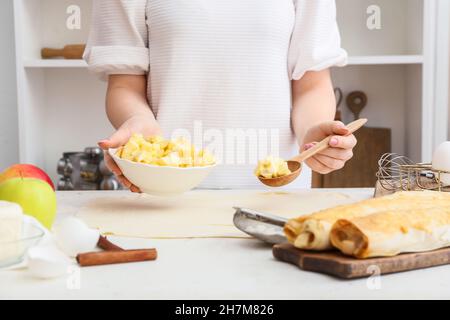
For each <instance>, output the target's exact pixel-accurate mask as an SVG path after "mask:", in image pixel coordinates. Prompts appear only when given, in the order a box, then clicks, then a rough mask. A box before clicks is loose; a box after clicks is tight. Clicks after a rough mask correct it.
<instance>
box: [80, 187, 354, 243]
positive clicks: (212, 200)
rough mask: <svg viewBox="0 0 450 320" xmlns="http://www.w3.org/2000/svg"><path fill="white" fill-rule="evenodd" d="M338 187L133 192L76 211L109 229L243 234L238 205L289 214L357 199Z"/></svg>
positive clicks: (152, 234) (151, 234) (160, 234)
mask: <svg viewBox="0 0 450 320" xmlns="http://www.w3.org/2000/svg"><path fill="white" fill-rule="evenodd" d="M357 200H359V199H356V198H355V197H352V196H349V195H346V194H343V193H339V192H322V191H313V190H308V191H306V190H304V191H295V192H263V191H249V190H245V191H236V190H233V191H231V190H230V191H217V190H215V191H214V190H207V191H206V190H205V191H203V190H198V191H192V192H188V193H186V194H184V195H180V196H178V197H170V198H169V197H168V198H164V197H153V196H149V195H145V194H140V195H137V194H131V193H130V194H129V195H126V196H123V195H120V196H117V197H107V198H106V197H104V198H98V199H95V200H93V201H91V202H89V203H88V204H87V205H86V206H85V207H83V208H82V209H81V210H80V211H79V212H78V214H77V216H78V217H79V218H81V219H82V220H84V221H85V222H86V223H87V224H88V225H89V226H90V227H91V228H96V229H99V230H100V231H101V232H102V233H104V234H114V235H118V236H127V237H138V238H168V239H170V238H238V237H239V238H240V237H247V235H246V234H244V233H242V232H241V231H239V230H238V229H236V228H235V227H234V225H233V215H234V212H235V210H234V209H233V207H234V206H238V207H244V208H248V209H253V210H257V211H261V212H266V213H272V214H275V215H279V216H283V217H286V218H294V217H298V216H300V215H302V214H307V213H311V212H314V211H317V210H321V209H324V208H328V207H331V206H336V205H340V204H345V203H350V202H355V201H357Z"/></svg>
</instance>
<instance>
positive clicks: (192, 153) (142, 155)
mask: <svg viewBox="0 0 450 320" xmlns="http://www.w3.org/2000/svg"><path fill="white" fill-rule="evenodd" d="M116 155H117V156H118V157H120V158H121V159H126V160H130V161H133V162H138V163H145V164H151V165H157V166H168V167H180V168H187V167H203V166H209V165H213V164H215V162H216V161H215V158H214V156H213V155H212V154H211V153H209V152H208V151H206V150H199V151H197V150H196V148H195V146H194V145H192V144H191V143H189V142H188V141H187V140H186V139H185V138H182V137H180V138H178V139H175V140H166V139H164V138H162V137H160V136H152V137H148V138H144V136H143V135H141V134H134V135H133V136H132V137H131V138H130V139H129V141H128V142H127V143H126V144H125V145H124V146H122V147H120V148H119V149H118V150H117V151H116Z"/></svg>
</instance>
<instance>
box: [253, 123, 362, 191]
mask: <svg viewBox="0 0 450 320" xmlns="http://www.w3.org/2000/svg"><path fill="white" fill-rule="evenodd" d="M366 122H367V119H359V120H356V121H353V122H352V123H350V124H348V125H347V128H348V130H349V133H348V135H350V134H352V133H353V132H355V131H356V130H358V129H359V128H361V127H362V126H364V125H365V124H366ZM331 137H332V136H329V137H327V138H325V139H323V140H322V141H320V142H319V143H318V144H316V145H315V146H314V147H312V148H310V149H308V150H306V151H303V152H302V153H300V154H299V155H298V156H296V157H294V158H292V159H291V160H288V161H287V165H288V168H289V170H290V171H291V173H290V174H288V175H285V176H282V177H278V178H263V177H258V179H259V181H261V182H262V183H264V184H265V185H266V186H269V187H282V186H285V185H287V184H289V183H291V182H292V181H294V180H295V179H296V178H297V177H298V176H299V175H300V172H301V171H302V162H303V161H305V160H307V159H309V158H311V157H312V156H314V155H315V154H317V153H319V152H322V151H323V150H325V149H326V148H328V146H329V143H330V139H331Z"/></svg>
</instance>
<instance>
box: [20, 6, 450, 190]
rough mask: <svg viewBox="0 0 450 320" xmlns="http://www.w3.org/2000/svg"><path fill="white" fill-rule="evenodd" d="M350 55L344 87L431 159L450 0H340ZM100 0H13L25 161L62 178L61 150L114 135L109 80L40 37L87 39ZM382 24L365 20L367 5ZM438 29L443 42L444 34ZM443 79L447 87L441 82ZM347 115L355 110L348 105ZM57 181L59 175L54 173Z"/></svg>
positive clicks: (403, 143)
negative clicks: (48, 53)
mask: <svg viewBox="0 0 450 320" xmlns="http://www.w3.org/2000/svg"><path fill="white" fill-rule="evenodd" d="M336 2H337V8H338V22H339V25H340V29H341V33H342V42H343V46H344V47H345V48H346V49H347V51H348V52H349V55H350V58H349V65H348V66H347V67H344V68H338V69H334V70H333V72H332V73H333V79H334V84H335V86H337V87H340V88H341V89H342V90H343V92H344V94H348V93H349V92H350V91H354V90H362V91H364V92H366V93H367V95H368V105H367V107H366V109H365V110H364V111H363V113H362V114H361V116H362V117H367V118H369V119H370V122H369V125H370V126H371V127H387V128H391V129H392V150H393V151H394V152H397V153H400V154H404V155H407V156H409V157H411V158H412V159H414V160H417V161H429V160H430V158H431V155H432V150H433V147H434V146H436V145H437V144H439V143H440V142H442V141H444V140H446V139H447V121H448V120H447V119H448V117H447V96H446V95H447V88H448V67H447V65H448V61H447V60H448V43H446V40H447V39H448V22H446V20H447V19H448V17H447V16H446V14H444V13H447V12H448V7H449V5H450V4H449V3H448V1H447V0H395V1H392V0H337V1H336ZM91 4H92V0H14V19H15V38H16V39H15V40H16V55H17V83H18V115H19V117H18V121H19V148H20V161H21V162H30V163H34V164H37V165H39V166H41V167H43V168H44V169H45V170H46V171H47V172H49V173H50V175H51V176H52V178H53V179H54V180H56V179H57V175H56V162H57V160H58V159H59V157H60V156H61V154H62V152H63V151H77V150H83V148H84V147H85V146H90V145H94V144H95V143H96V141H97V140H98V139H101V138H104V137H107V136H108V135H109V134H110V133H111V131H112V127H111V126H110V124H109V123H108V121H107V119H106V116H105V114H104V107H103V106H104V95H105V90H106V85H105V83H102V82H100V81H99V80H97V79H96V78H95V77H94V76H93V75H92V74H90V73H89V72H88V71H87V68H86V64H85V62H84V61H82V60H42V59H41V58H40V49H41V48H42V47H63V46H64V45H65V44H68V43H84V42H85V41H86V39H87V36H88V32H89V23H90V19H91ZM73 5H75V6H78V7H79V8H80V9H81V11H80V13H81V20H80V21H81V25H80V29H73V30H72V29H68V28H67V27H66V20H67V18H68V17H69V16H70V14H69V13H67V9H68V8H69V7H70V6H73ZM373 5H376V6H378V7H379V8H380V9H381V11H380V13H381V16H380V18H381V25H380V27H381V28H380V29H375V30H370V29H369V28H368V27H367V19H368V18H369V17H370V14H368V13H367V8H368V7H369V6H373ZM438 38H439V42H438V41H437V39H438ZM440 88H445V90H441V89H440ZM343 120H344V121H346V122H348V121H350V120H352V117H351V114H350V112H348V110H346V109H345V108H343ZM55 182H56V181H55Z"/></svg>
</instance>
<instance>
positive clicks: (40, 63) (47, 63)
mask: <svg viewBox="0 0 450 320" xmlns="http://www.w3.org/2000/svg"><path fill="white" fill-rule="evenodd" d="M422 63H423V56H422V55H375V56H350V57H349V60H348V64H349V65H386V64H422ZM24 67H25V68H86V67H87V64H86V62H85V61H84V60H65V59H46V60H44V59H31V60H25V61H24Z"/></svg>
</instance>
